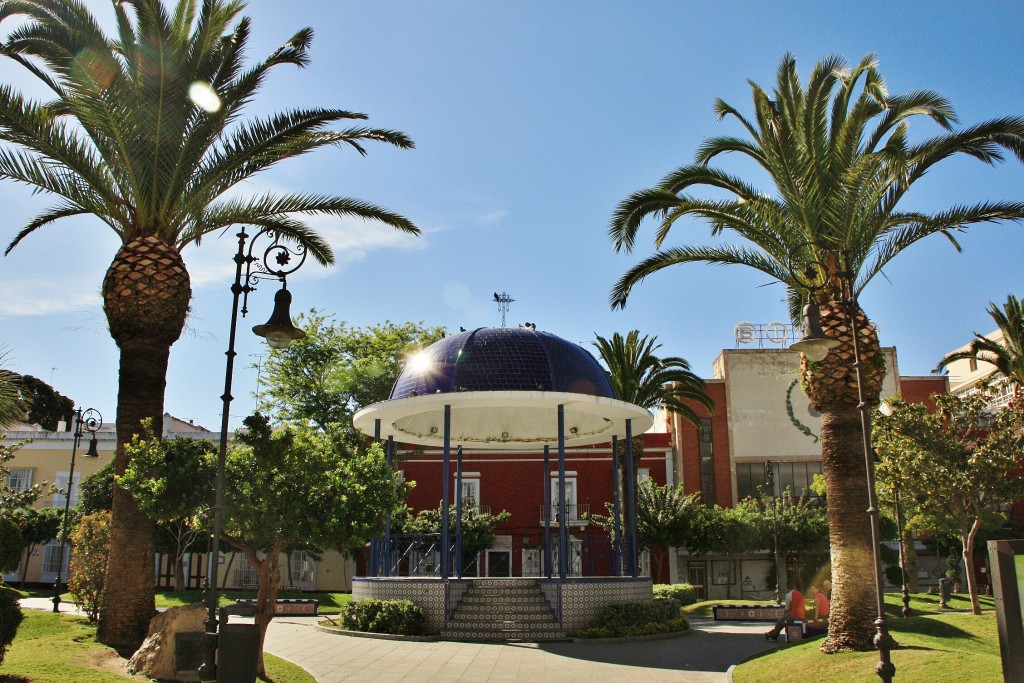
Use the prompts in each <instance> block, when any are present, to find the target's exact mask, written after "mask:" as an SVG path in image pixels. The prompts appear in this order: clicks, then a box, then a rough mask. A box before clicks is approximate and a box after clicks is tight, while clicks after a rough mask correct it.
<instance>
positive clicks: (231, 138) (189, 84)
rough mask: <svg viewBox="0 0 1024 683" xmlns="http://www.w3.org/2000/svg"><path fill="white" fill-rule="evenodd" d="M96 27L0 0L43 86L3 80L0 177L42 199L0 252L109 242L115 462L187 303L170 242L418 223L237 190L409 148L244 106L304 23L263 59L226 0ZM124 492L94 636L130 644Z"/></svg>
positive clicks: (128, 9)
mask: <svg viewBox="0 0 1024 683" xmlns="http://www.w3.org/2000/svg"><path fill="white" fill-rule="evenodd" d="M111 4H112V6H113V10H114V21H115V26H116V29H115V32H114V33H113V35H112V36H111V35H107V34H106V33H105V32H104V30H103V27H102V26H101V24H100V22H99V21H98V20H97V19H96V18H95V17H94V16H93V15H92V14H91V13H90V11H89V9H88V7H87V5H86V3H82V2H78V1H76V0H17V1H15V0H7V1H5V2H3V3H2V11H0V18H2V20H3V21H5V22H11V23H13V22H17V26H16V28H12V30H9V31H6V32H5V33H6V38H5V39H4V40H3V45H2V53H3V55H4V56H5V57H7V58H9V59H11V60H12V61H13V62H14V63H15V64H18V65H21V66H23V67H24V68H25V70H26V71H27V73H28V74H30V75H32V76H35V77H36V78H38V79H39V82H40V84H41V85H42V86H43V87H44V88H46V89H47V90H48V92H49V97H48V98H47V100H46V101H35V100H32V99H30V98H29V97H26V96H24V95H23V94H22V93H20V92H18V91H17V90H16V89H15V88H13V87H11V86H9V85H4V86H2V87H0V140H2V141H3V142H4V143H6V144H5V148H4V151H3V154H2V155H0V176H2V177H4V178H6V179H9V180H12V181H14V182H19V183H22V184H24V185H27V186H29V187H31V188H32V189H33V190H35V191H37V192H40V193H43V194H46V195H50V196H53V197H55V198H56V203H55V204H53V205H52V206H50V207H49V208H47V209H45V210H44V211H43V212H42V213H40V214H39V215H38V216H36V217H35V218H33V219H32V220H30V221H28V223H27V224H26V225H25V226H24V227H23V228H22V229H21V231H20V232H19V233H18V234H17V236H16V237H15V238H14V240H13V241H12V242H11V244H10V245H9V246H8V247H7V251H6V253H10V251H11V250H12V249H13V248H14V247H15V246H17V245H18V244H19V243H20V242H21V241H22V240H23V239H25V238H26V237H27V236H29V235H30V234H32V233H34V232H35V231H36V230H38V229H39V228H42V227H44V226H47V225H49V224H50V223H53V222H55V221H57V220H58V219H61V218H68V217H73V216H81V215H87V214H91V215H93V216H96V217H97V218H98V219H99V220H100V221H101V222H102V223H104V224H105V225H106V226H108V227H109V228H111V229H112V230H113V231H114V233H115V234H116V235H117V236H118V238H119V239H120V240H121V246H120V248H119V249H118V251H117V253H116V255H115V256H114V259H113V262H112V263H111V265H110V267H109V269H108V270H107V273H106V276H105V277H104V281H103V286H102V294H103V309H104V312H105V314H106V318H107V323H108V327H109V330H110V334H111V336H112V337H113V338H114V341H115V343H116V344H117V346H118V349H119V350H120V368H119V380H118V381H119V384H118V403H117V415H116V420H115V422H116V424H117V443H118V448H117V452H116V455H115V472H116V473H117V474H121V473H123V472H124V469H125V467H126V466H127V464H128V462H127V456H126V455H125V454H124V446H125V444H127V443H129V442H130V441H131V437H132V436H133V435H135V434H138V433H141V430H142V427H141V424H142V420H143V419H144V418H147V417H149V418H152V419H153V428H154V430H155V431H156V432H158V433H159V432H160V431H161V429H162V419H163V412H164V411H163V403H164V388H165V385H166V380H167V361H168V357H169V354H170V348H171V346H172V345H173V344H174V342H175V341H176V340H177V339H178V337H179V336H180V334H181V331H182V328H183V326H184V323H185V318H186V316H187V313H188V309H189V300H190V298H191V285H190V281H189V274H188V271H187V270H186V267H185V263H184V261H183V260H182V257H181V250H182V249H183V248H184V247H186V246H188V245H191V244H199V243H200V242H201V240H202V239H203V238H204V237H205V236H208V235H211V234H214V233H219V232H222V231H224V230H225V229H227V228H231V227H232V226H235V225H252V226H257V227H258V228H271V229H273V230H274V231H275V234H276V235H278V236H279V237H280V238H282V239H284V240H287V241H292V242H297V243H300V244H302V245H304V246H305V247H306V249H307V253H309V254H311V255H312V257H313V259H314V260H316V261H317V262H319V263H321V264H324V265H326V264H330V263H331V262H332V261H333V255H332V252H331V248H330V246H329V245H328V244H327V242H326V241H325V240H324V239H323V238H322V237H321V236H320V235H318V234H317V233H316V232H315V231H314V230H313V229H312V228H311V227H310V225H308V224H307V223H306V222H305V220H304V219H305V217H306V216H310V215H317V214H319V215H329V216H337V217H358V218H364V219H370V220H374V221H380V222H382V223H384V224H386V225H388V226H391V227H393V228H396V229H397V230H401V231H403V232H407V233H412V234H416V233H417V232H418V230H417V228H416V227H415V226H414V225H413V224H412V223H411V222H410V221H409V220H407V219H406V218H404V217H402V216H400V215H398V214H396V213H393V212H391V211H388V210H386V209H383V208H380V207H378V206H375V205H373V204H370V203H368V202H365V201H362V200H359V199H351V198H347V197H336V196H330V195H322V194H314V193H309V192H294V193H270V192H262V193H260V194H258V195H246V194H244V193H243V194H238V193H235V192H234V188H236V187H239V186H242V187H244V185H245V183H247V182H248V181H249V180H250V179H252V178H253V177H254V176H256V175H258V174H259V173H260V172H261V171H264V170H265V169H268V168H271V167H273V166H275V165H276V164H278V163H279V162H281V161H284V160H287V159H291V158H295V157H299V156H301V155H303V154H306V153H309V152H311V151H314V150H316V149H320V148H322V147H328V146H335V147H346V146H347V147H350V148H352V149H354V150H355V151H357V152H359V153H360V154H363V153H365V149H364V147H363V145H364V143H365V141H367V140H371V141H380V142H385V143H388V144H391V145H395V146H397V147H400V148H410V147H412V142H411V141H410V140H409V138H408V137H406V136H405V135H404V134H402V133H399V132H396V131H392V130H385V129H379V128H369V127H365V126H361V125H356V126H350V127H346V128H342V129H340V130H334V129H333V126H334V125H335V124H339V123H345V122H347V121H352V120H362V119H365V118H366V117H365V116H364V115H362V114H358V113H353V112H348V111H344V110H340V109H325V108H320V107H314V108H292V109H289V110H286V111H282V112H279V113H272V114H269V115H265V116H260V117H252V116H250V117H248V118H243V114H244V113H245V110H246V107H247V105H249V104H250V103H251V102H252V101H253V99H254V98H255V97H256V95H257V94H258V93H259V90H260V87H261V86H262V85H263V83H264V82H265V81H266V79H267V77H268V76H269V75H270V72H271V71H273V70H274V69H275V68H276V67H279V66H295V67H303V66H305V65H306V64H307V63H308V62H309V46H310V42H311V40H312V37H313V31H312V29H309V28H304V29H302V30H300V31H299V32H297V33H296V34H295V35H294V36H293V37H292V38H290V39H289V40H288V41H287V42H286V43H285V44H284V45H282V46H281V47H279V48H278V49H276V50H274V51H273V52H271V53H270V55H269V56H267V57H266V58H265V59H263V60H261V61H258V62H256V63H254V64H251V65H248V66H247V65H246V64H245V62H244V59H245V53H246V47H247V46H248V42H249V37H250V34H251V31H252V28H251V24H250V21H249V19H248V18H246V17H244V16H241V12H242V11H243V9H244V8H245V3H244V2H242V1H236V0H204V2H202V3H199V2H197V0H177V2H175V3H174V4H173V5H169V6H166V7H165V5H164V4H163V2H162V0H125V1H120V0H114V1H112V3H111ZM122 491H123V490H122V489H120V488H118V489H115V491H114V504H113V517H112V522H111V539H112V542H111V553H110V567H109V571H110V573H111V574H112V575H116V576H117V577H118V580H117V581H111V582H109V583H108V586H107V588H108V590H109V591H110V594H109V595H108V596H107V597H106V599H105V600H104V603H103V604H104V611H103V613H102V614H101V618H100V626H99V631H98V638H99V640H100V641H101V642H103V643H106V644H108V645H115V646H137V645H138V644H139V643H141V642H142V640H143V639H144V638H145V636H146V630H147V626H148V623H149V619H150V618H151V617H152V615H153V610H154V596H153V542H152V536H153V526H152V523H151V522H150V521H149V520H148V519H147V518H146V516H145V514H144V513H142V512H141V511H140V510H139V509H138V506H137V505H136V504H135V502H134V501H133V500H132V499H131V498H130V497H129V496H127V495H126V494H124V493H123V492H122Z"/></svg>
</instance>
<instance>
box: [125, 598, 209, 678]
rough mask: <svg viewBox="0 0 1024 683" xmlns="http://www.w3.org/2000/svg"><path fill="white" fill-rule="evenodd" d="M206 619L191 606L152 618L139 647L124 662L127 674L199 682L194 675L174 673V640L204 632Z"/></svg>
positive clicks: (200, 608) (196, 606) (197, 606)
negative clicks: (185, 634)
mask: <svg viewBox="0 0 1024 683" xmlns="http://www.w3.org/2000/svg"><path fill="white" fill-rule="evenodd" d="M206 615H207V610H206V606H205V605H203V604H202V603H195V604H192V605H182V606H180V607H171V608H170V609H168V610H166V611H164V612H161V613H160V614H158V615H156V616H155V617H153V619H152V621H150V622H149V634H148V635H147V636H146V640H145V641H144V642H143V643H142V647H140V648H139V649H138V651H137V652H136V653H135V654H134V655H132V658H131V659H130V660H128V667H127V668H128V672H129V673H131V674H136V673H141V674H144V675H146V676H149V677H150V678H157V679H160V680H167V681H196V680H199V679H198V676H197V675H196V672H195V671H188V672H179V671H177V670H176V669H177V667H176V666H175V652H174V650H175V640H176V639H177V635H178V634H179V633H188V632H193V633H195V632H199V633H202V632H204V631H205V630H206V629H205V626H204V623H203V622H204V621H205V620H206Z"/></svg>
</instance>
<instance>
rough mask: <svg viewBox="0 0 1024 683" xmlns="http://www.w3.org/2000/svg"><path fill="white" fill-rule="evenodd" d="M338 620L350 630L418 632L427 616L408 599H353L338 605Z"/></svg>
mask: <svg viewBox="0 0 1024 683" xmlns="http://www.w3.org/2000/svg"><path fill="white" fill-rule="evenodd" d="M338 617H339V623H340V624H341V626H342V627H343V628H346V629H348V630H350V631H366V632H368V633H390V634H393V635H400V636H422V635H426V633H427V617H426V615H425V614H423V610H422V609H421V608H420V607H419V606H418V605H415V604H413V603H412V602H411V601H409V600H369V599H368V600H354V601H352V602H350V603H348V604H347V605H345V606H343V607H342V608H341V611H340V612H339V613H338Z"/></svg>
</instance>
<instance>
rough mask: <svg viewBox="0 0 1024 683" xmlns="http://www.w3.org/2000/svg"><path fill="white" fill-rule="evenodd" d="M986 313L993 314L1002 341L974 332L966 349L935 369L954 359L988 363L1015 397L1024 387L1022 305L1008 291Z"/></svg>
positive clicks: (957, 352)
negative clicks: (997, 304) (1000, 302)
mask: <svg viewBox="0 0 1024 683" xmlns="http://www.w3.org/2000/svg"><path fill="white" fill-rule="evenodd" d="M988 314H989V315H990V316H992V320H993V321H994V322H995V324H996V327H997V328H998V329H999V332H1000V333H1001V334H1002V336H1003V340H1002V341H1001V342H997V341H993V340H991V339H989V338H988V337H986V336H985V335H982V334H978V333H977V332H975V333H974V341H973V342H971V344H970V346H968V347H967V349H966V350H964V351H954V352H953V353H951V354H949V355H947V356H946V357H945V358H943V359H942V360H941V361H939V364H938V365H937V366H936V367H935V369H936V370H941V369H943V368H945V367H946V366H948V365H949V364H950V363H952V362H953V361H958V360H964V359H969V358H973V359H974V360H978V361H982V362H985V363H989V364H991V365H994V366H995V368H996V370H997V371H998V372H999V374H1000V375H1002V376H1003V377H1005V378H1006V379H1007V380H1009V382H1010V383H1011V384H1012V385H1013V396H1014V397H1015V398H1016V397H1018V396H1020V393H1021V391H1022V390H1024V308H1022V307H1021V302H1020V299H1018V298H1017V297H1015V296H1014V295H1013V294H1009V295H1007V297H1006V303H1005V304H1003V307H1002V308H999V307H998V306H996V305H995V303H993V302H991V301H990V302H989V304H988Z"/></svg>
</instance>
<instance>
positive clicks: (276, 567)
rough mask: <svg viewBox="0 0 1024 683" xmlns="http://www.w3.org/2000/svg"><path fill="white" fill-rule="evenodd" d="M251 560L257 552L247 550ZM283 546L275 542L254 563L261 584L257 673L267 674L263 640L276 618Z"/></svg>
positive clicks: (258, 612)
mask: <svg viewBox="0 0 1024 683" xmlns="http://www.w3.org/2000/svg"><path fill="white" fill-rule="evenodd" d="M246 555H248V557H249V561H250V562H253V560H254V559H256V554H255V553H250V552H246ZM280 563H281V546H280V544H275V545H274V547H272V548H271V549H270V551H269V552H268V553H267V556H266V557H265V558H264V559H263V560H262V561H259V560H257V562H255V563H254V565H255V566H257V567H258V568H259V575H260V585H259V589H258V590H257V592H256V625H257V626H259V628H260V645H259V658H258V659H257V662H256V674H257V675H259V676H264V675H266V667H265V666H264V663H263V642H264V641H265V640H266V639H267V628H268V627H269V626H270V621H271V620H272V619H273V618H274V612H275V608H276V606H277V593H278V591H279V590H280V589H281V564H280Z"/></svg>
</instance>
